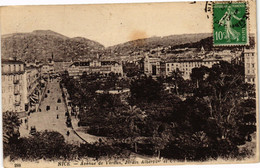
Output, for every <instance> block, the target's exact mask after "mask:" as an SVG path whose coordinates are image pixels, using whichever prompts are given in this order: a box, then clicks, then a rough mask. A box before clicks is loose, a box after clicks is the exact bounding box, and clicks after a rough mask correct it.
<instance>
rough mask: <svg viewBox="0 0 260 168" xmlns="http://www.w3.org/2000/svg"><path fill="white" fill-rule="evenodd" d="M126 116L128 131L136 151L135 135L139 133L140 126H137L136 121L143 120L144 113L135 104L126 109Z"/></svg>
mask: <svg viewBox="0 0 260 168" xmlns="http://www.w3.org/2000/svg"><path fill="white" fill-rule="evenodd" d="M126 113H127V117H126V119H125V122H126V123H127V124H128V127H129V133H130V136H131V139H132V142H134V146H135V152H137V142H136V140H135V139H136V137H138V136H139V135H140V128H138V125H137V124H138V122H140V121H141V122H143V121H144V119H145V117H146V114H145V112H144V111H142V110H141V109H140V108H138V107H136V106H129V109H128V110H127V112H126Z"/></svg>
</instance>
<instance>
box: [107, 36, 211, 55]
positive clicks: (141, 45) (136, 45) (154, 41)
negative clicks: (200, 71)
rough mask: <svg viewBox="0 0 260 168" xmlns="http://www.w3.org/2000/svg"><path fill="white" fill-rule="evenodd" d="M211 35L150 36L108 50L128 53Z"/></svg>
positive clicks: (193, 41)
mask: <svg viewBox="0 0 260 168" xmlns="http://www.w3.org/2000/svg"><path fill="white" fill-rule="evenodd" d="M210 37H212V34H211V33H200V34H182V35H171V36H164V37H150V38H145V39H138V40H134V41H129V42H126V43H122V44H118V45H114V46H111V47H108V48H107V49H108V50H112V51H114V52H115V53H120V54H130V53H132V52H135V51H137V52H138V51H149V50H150V49H154V48H156V47H173V46H181V45H184V44H188V43H195V42H199V41H201V40H202V39H206V38H210Z"/></svg>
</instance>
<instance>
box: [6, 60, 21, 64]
mask: <svg viewBox="0 0 260 168" xmlns="http://www.w3.org/2000/svg"><path fill="white" fill-rule="evenodd" d="M1 62H2V64H25V63H24V62H23V61H19V60H9V59H2V60H1Z"/></svg>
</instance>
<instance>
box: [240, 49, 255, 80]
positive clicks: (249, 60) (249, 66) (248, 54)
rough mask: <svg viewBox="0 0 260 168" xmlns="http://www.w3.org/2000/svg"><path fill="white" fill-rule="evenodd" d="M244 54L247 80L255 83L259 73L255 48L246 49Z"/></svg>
mask: <svg viewBox="0 0 260 168" xmlns="http://www.w3.org/2000/svg"><path fill="white" fill-rule="evenodd" d="M242 55H243V61H244V66H245V82H247V83H251V84H255V80H256V73H257V72H256V71H257V66H256V61H257V60H256V56H255V49H244V52H243V54H242Z"/></svg>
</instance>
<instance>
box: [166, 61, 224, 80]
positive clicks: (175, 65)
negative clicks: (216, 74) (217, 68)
mask: <svg viewBox="0 0 260 168" xmlns="http://www.w3.org/2000/svg"><path fill="white" fill-rule="evenodd" d="M217 63H219V60H218V59H190V60H188V59H185V60H174V61H169V62H166V76H170V75H171V74H172V72H173V71H176V70H177V69H178V70H179V71H181V72H182V77H183V78H184V79H185V80H186V79H190V74H191V73H192V69H193V68H199V67H201V66H205V67H208V68H211V67H212V65H214V64H217Z"/></svg>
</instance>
